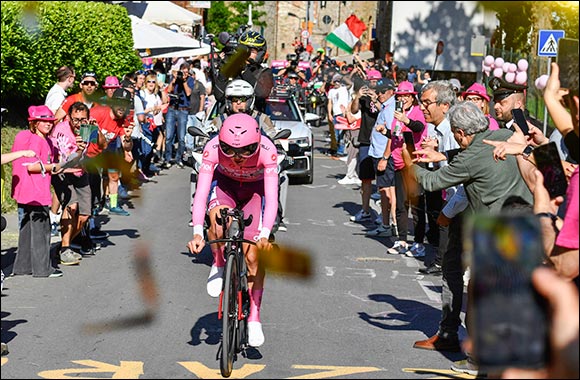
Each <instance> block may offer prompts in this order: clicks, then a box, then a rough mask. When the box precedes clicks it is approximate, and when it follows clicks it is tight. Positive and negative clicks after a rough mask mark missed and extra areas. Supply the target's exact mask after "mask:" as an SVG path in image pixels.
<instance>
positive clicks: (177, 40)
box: [129, 15, 210, 58]
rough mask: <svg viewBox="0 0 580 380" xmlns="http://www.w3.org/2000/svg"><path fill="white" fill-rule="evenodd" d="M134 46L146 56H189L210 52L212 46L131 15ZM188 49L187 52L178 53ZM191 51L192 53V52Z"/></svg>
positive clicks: (140, 53)
mask: <svg viewBox="0 0 580 380" xmlns="http://www.w3.org/2000/svg"><path fill="white" fill-rule="evenodd" d="M129 18H130V19H131V30H132V34H133V48H134V49H136V50H138V51H139V55H140V56H141V57H143V58H145V57H160V56H163V57H187V56H195V55H205V54H209V51H210V46H209V45H207V44H205V43H203V42H201V41H198V40H195V39H193V38H190V37H187V36H186V35H184V34H181V33H177V32H174V31H171V30H169V29H165V28H163V27H161V26H157V25H154V24H151V23H149V22H147V21H145V20H142V19H140V18H139V17H136V16H132V15H130V16H129ZM183 51H187V54H183V55H182V53H178V54H177V53H176V52H183ZM190 53H191V54H190Z"/></svg>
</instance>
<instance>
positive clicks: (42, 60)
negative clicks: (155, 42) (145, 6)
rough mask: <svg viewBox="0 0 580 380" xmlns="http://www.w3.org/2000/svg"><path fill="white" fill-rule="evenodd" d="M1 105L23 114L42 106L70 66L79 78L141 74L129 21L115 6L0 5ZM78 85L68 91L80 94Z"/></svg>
mask: <svg viewBox="0 0 580 380" xmlns="http://www.w3.org/2000/svg"><path fill="white" fill-rule="evenodd" d="M1 4H2V58H1V61H2V62H1V67H2V72H1V73H0V76H1V81H2V83H1V84H2V86H1V88H0V95H1V97H2V105H3V106H4V107H7V106H8V107H10V106H11V105H13V107H14V105H16V106H18V107H19V111H20V112H23V111H25V110H26V108H27V107H28V106H29V105H30V104H40V103H42V102H44V98H45V97H46V94H47V93H48V90H49V89H50V87H52V85H54V83H55V82H56V78H55V72H56V70H57V69H58V68H59V67H61V66H63V65H68V66H72V67H74V68H75V71H76V72H77V79H80V74H82V73H83V72H85V71H94V72H95V73H96V74H97V79H98V80H99V81H100V82H101V83H102V82H103V81H104V78H105V77H106V76H107V75H116V76H118V77H122V76H123V75H124V74H126V73H129V72H133V71H135V70H138V69H140V68H141V67H142V66H141V60H140V58H139V56H138V55H137V53H136V52H135V50H134V49H133V36H132V33H131V19H130V18H129V17H128V15H127V10H126V9H125V8H124V7H122V6H119V5H113V4H105V3H101V2H87V1H70V2H65V1H55V2H52V1H30V2H15V1H3V2H2V3H1ZM78 91H79V89H78V82H77V86H75V87H74V88H73V89H71V92H78Z"/></svg>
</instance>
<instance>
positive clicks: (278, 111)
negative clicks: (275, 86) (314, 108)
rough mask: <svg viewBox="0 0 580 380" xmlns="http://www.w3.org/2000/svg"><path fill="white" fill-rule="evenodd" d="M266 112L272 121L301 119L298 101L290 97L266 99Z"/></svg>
mask: <svg viewBox="0 0 580 380" xmlns="http://www.w3.org/2000/svg"><path fill="white" fill-rule="evenodd" d="M266 114H267V115H268V116H270V119H272V121H276V120H281V121H301V119H300V113H299V110H298V107H297V106H296V103H293V102H292V101H289V100H288V99H268V100H267V101H266Z"/></svg>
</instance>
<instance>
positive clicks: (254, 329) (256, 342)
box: [248, 321, 266, 347]
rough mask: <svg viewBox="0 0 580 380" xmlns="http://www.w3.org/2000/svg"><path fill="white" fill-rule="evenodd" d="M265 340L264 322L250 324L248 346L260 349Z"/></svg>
mask: <svg viewBox="0 0 580 380" xmlns="http://www.w3.org/2000/svg"><path fill="white" fill-rule="evenodd" d="M265 340H266V339H265V338H264V332H263V331H262V322H257V321H254V322H248V344H249V345H250V346H252V347H260V346H261V345H262V344H264V341H265Z"/></svg>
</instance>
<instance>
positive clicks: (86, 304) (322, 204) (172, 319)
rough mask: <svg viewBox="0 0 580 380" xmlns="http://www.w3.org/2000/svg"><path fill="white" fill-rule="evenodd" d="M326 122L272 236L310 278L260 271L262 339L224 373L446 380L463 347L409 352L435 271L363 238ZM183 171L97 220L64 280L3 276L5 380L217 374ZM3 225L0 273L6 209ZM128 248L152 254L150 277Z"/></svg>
mask: <svg viewBox="0 0 580 380" xmlns="http://www.w3.org/2000/svg"><path fill="white" fill-rule="evenodd" d="M325 129H326V127H325V126H324V125H323V126H322V127H320V128H316V129H315V138H316V140H317V142H316V147H317V150H316V151H317V153H316V156H315V179H314V183H313V184H312V185H299V184H294V185H291V186H290V189H289V194H288V206H287V212H286V217H287V221H288V223H287V225H288V231H287V232H279V233H278V234H277V235H276V240H277V242H278V243H279V244H281V245H286V246H292V247H295V248H298V249H300V250H301V251H303V252H305V253H308V254H309V255H310V257H311V259H312V263H313V266H312V272H313V275H312V276H311V278H309V279H307V280H305V279H300V278H296V277H292V276H289V275H276V274H272V273H269V274H268V275H267V277H266V283H265V292H264V298H263V304H262V311H261V315H262V322H263V327H264V333H265V336H266V342H265V344H264V345H263V346H262V347H260V348H258V349H249V350H248V351H247V352H246V354H245V355H243V356H241V355H240V356H238V359H237V361H236V362H235V363H234V372H233V374H232V377H233V378H242V377H248V378H295V379H298V378H303V379H306V378H376V379H379V378H397V379H402V378H405V379H421V378H457V377H458V376H460V375H458V374H456V373H453V372H452V371H450V370H449V367H450V364H451V361H453V360H459V359H463V358H464V356H463V355H462V354H451V353H441V352H432V351H424V350H418V349H414V348H412V346H413V342H414V341H416V340H420V339H425V338H426V337H428V336H431V335H432V334H433V333H434V332H435V331H436V330H437V325H438V321H439V317H440V313H441V311H440V305H441V304H440V295H439V294H440V290H441V278H440V277H435V276H423V275H420V274H419V273H418V272H417V270H418V269H419V268H420V267H421V266H423V261H421V260H418V259H415V258H410V257H406V256H400V255H388V254H386V253H385V251H386V248H387V247H388V246H390V245H392V241H390V239H389V238H368V237H365V236H364V232H365V231H366V230H367V228H371V227H372V226H373V225H372V223H370V224H367V225H361V224H356V223H352V222H350V221H349V217H350V216H351V215H354V214H355V213H356V212H357V211H358V210H359V208H360V194H359V189H358V188H357V187H354V186H342V185H338V184H337V182H336V181H337V179H339V178H341V177H342V176H343V175H344V173H345V170H346V167H345V163H344V162H342V161H335V160H332V159H330V158H328V157H326V156H324V155H323V154H321V152H322V151H323V150H324V145H325V141H324V136H323V131H324V130H325ZM189 174H190V170H189V169H188V168H186V169H179V168H176V167H174V168H171V169H169V170H165V171H163V172H162V174H161V175H160V176H158V177H156V183H147V184H144V186H143V187H142V190H141V191H140V192H139V193H138V194H135V195H134V197H133V198H132V199H131V200H130V206H131V208H129V209H128V210H129V211H130V212H131V215H130V216H129V217H122V216H100V218H101V219H102V221H103V230H104V231H107V232H108V233H109V234H110V237H109V239H108V240H107V241H105V242H104V244H103V248H102V250H100V251H98V253H97V255H96V256H94V257H91V258H84V259H83V260H82V262H81V264H80V265H79V266H75V267H66V266H62V265H61V268H60V269H61V270H63V272H64V276H63V277H61V278H54V279H46V278H42V279H40V278H32V277H30V276H17V277H9V278H7V279H6V280H5V283H4V290H3V292H2V342H6V343H7V344H8V349H9V351H10V352H9V354H8V355H6V356H2V378H3V379H16V378H39V377H40V378H73V377H74V378H113V377H115V378H149V379H154V378H156V379H159V378H170V379H177V378H216V377H220V375H219V360H218V356H217V354H218V349H219V346H220V339H221V322H220V321H218V319H217V306H218V301H217V299H214V298H210V297H209V296H208V295H207V293H206V290H205V284H206V279H207V275H208V272H209V268H210V265H211V257H210V252H209V250H205V251H204V252H203V253H202V254H200V255H198V256H194V255H191V254H190V253H189V252H188V251H187V248H186V243H187V241H188V240H189V239H190V237H191V227H189V226H188V225H187V222H188V220H189V218H190V210H189V209H190V203H189V202H190V200H189ZM373 207H376V205H374V204H373ZM8 223H9V227H8V229H7V230H6V231H4V232H3V233H2V268H3V269H4V270H5V273H9V272H7V271H9V270H10V265H11V260H12V259H13V256H14V254H15V251H16V248H15V247H16V242H17V229H16V228H15V226H16V216H15V215H8ZM136 253H141V254H143V253H145V254H149V256H150V264H151V266H150V270H151V275H150V276H149V277H148V279H149V281H145V280H144V275H143V274H138V273H141V272H139V271H138V268H140V267H141V266H139V265H138V264H137V262H136V260H135V255H136ZM432 253H433V252H432V250H431V249H430V247H429V250H428V256H427V259H426V260H429V259H430V255H432ZM150 286H153V288H151V287H150ZM144 293H146V295H145V296H144ZM460 334H461V335H460V336H461V337H463V336H465V332H464V330H462V331H461V332H460ZM465 377H467V378H469V376H467V375H465Z"/></svg>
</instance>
